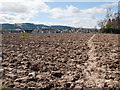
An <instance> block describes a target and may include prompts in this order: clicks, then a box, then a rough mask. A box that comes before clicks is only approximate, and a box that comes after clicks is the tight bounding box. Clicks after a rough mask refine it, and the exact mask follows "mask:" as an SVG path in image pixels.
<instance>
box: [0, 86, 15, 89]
mask: <svg viewBox="0 0 120 90" xmlns="http://www.w3.org/2000/svg"><path fill="white" fill-rule="evenodd" d="M2 88H4V89H5V90H14V88H12V87H8V86H7V85H2Z"/></svg>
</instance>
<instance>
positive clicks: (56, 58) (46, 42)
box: [2, 34, 120, 90]
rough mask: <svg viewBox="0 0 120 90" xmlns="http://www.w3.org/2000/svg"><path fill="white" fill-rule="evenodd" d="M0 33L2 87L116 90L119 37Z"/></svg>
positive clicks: (109, 35)
mask: <svg viewBox="0 0 120 90" xmlns="http://www.w3.org/2000/svg"><path fill="white" fill-rule="evenodd" d="M22 35H23V34H3V41H2V45H3V49H2V59H3V60H2V67H3V72H2V73H3V76H2V80H3V82H2V83H3V85H7V86H9V87H13V88H21V89H33V90H34V89H55V88H68V89H75V88H79V89H80V88H117V89H119V80H120V78H119V75H120V72H119V58H118V53H119V52H120V51H119V49H118V47H119V46H118V45H119V43H118V42H119V40H118V35H117V34H116V35H114V34H94V35H93V34H24V36H22Z"/></svg>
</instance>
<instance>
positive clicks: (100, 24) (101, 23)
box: [98, 19, 106, 28]
mask: <svg viewBox="0 0 120 90" xmlns="http://www.w3.org/2000/svg"><path fill="white" fill-rule="evenodd" d="M105 25H106V19H105V20H100V21H98V26H99V27H101V28H104V27H105Z"/></svg>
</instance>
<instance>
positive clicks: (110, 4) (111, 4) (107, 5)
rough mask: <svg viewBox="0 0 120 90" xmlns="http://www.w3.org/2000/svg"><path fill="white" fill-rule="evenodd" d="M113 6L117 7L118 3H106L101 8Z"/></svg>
mask: <svg viewBox="0 0 120 90" xmlns="http://www.w3.org/2000/svg"><path fill="white" fill-rule="evenodd" d="M113 6H118V2H113V3H106V4H103V5H101V6H100V7H101V8H108V7H113Z"/></svg>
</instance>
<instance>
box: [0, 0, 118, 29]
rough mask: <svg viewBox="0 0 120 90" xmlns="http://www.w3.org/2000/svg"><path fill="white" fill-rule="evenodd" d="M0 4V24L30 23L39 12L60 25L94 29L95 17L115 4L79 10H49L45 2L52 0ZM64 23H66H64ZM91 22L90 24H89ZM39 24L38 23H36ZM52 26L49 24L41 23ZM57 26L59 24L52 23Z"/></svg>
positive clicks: (30, 0)
mask: <svg viewBox="0 0 120 90" xmlns="http://www.w3.org/2000/svg"><path fill="white" fill-rule="evenodd" d="M2 1H4V2H0V13H1V14H0V22H2V23H20V22H30V19H31V18H34V17H35V16H36V15H38V13H39V12H40V11H41V12H43V13H48V15H49V14H50V18H52V19H58V20H62V21H63V23H61V25H62V24H63V25H71V26H76V27H94V26H95V25H96V23H97V21H98V20H99V18H97V17H95V15H97V14H98V15H99V14H105V12H106V9H105V8H106V7H109V6H111V5H112V6H114V5H116V3H111V4H110V3H108V4H103V5H101V6H100V7H99V8H97V7H93V8H88V9H79V8H77V7H75V6H72V5H70V6H66V8H65V9H62V8H57V7H56V8H50V7H49V6H48V5H47V4H46V3H45V2H48V1H49V2H50V1H54V0H11V1H10V2H9V0H2ZM64 21H65V22H66V23H64ZM91 21H92V23H91ZM36 22H40V21H36ZM43 23H46V24H52V23H51V22H48V23H47V22H43ZM53 24H59V23H57V22H56V23H53Z"/></svg>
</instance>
